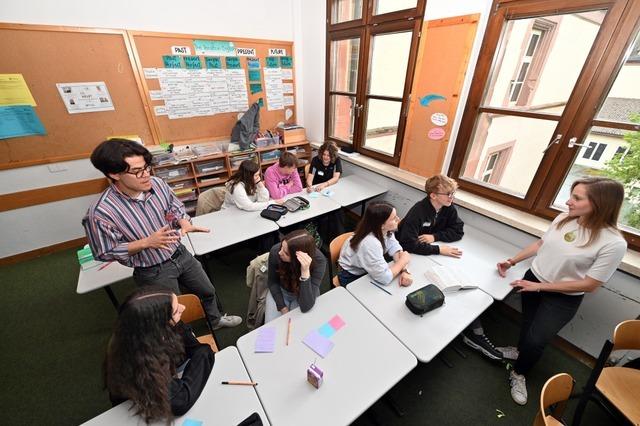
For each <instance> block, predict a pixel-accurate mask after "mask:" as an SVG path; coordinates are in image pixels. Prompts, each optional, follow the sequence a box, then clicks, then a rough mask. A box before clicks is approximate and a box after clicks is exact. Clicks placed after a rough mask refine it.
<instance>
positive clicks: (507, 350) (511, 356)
mask: <svg viewBox="0 0 640 426" xmlns="http://www.w3.org/2000/svg"><path fill="white" fill-rule="evenodd" d="M496 349H497V350H499V351H500V352H502V358H504V359H508V360H510V361H516V360H517V359H518V356H519V355H520V352H518V348H516V347H515V346H502V347H497V348H496Z"/></svg>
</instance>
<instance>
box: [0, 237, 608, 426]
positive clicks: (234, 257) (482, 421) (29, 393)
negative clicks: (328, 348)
mask: <svg viewBox="0 0 640 426" xmlns="http://www.w3.org/2000/svg"><path fill="white" fill-rule="evenodd" d="M254 255H255V252H254V251H253V250H251V249H250V248H248V247H236V248H233V249H231V250H227V251H225V252H223V253H221V254H218V255H217V256H216V258H215V259H208V261H207V262H208V264H209V266H210V268H211V271H213V276H214V284H215V286H216V289H217V291H218V292H219V294H220V296H221V300H222V302H223V303H224V307H225V310H226V311H227V312H229V313H233V314H239V315H242V316H243V318H244V317H245V316H246V307H247V300H248V297H249V289H248V288H247V287H246V285H245V282H244V280H245V269H246V266H247V265H248V263H249V261H250V260H251V259H252V258H253V257H254ZM0 277H1V278H0V279H1V281H2V282H1V286H2V298H3V303H2V309H0V321H1V322H2V335H1V336H0V337H1V341H2V350H1V351H0V361H1V363H0V365H2V371H1V373H0V384H1V387H2V391H1V397H0V412H1V413H2V414H3V418H4V419H5V421H7V424H20V425H22V424H25V425H71V424H79V423H82V422H84V421H86V420H89V419H91V418H92V417H95V416H96V415H98V414H100V413H102V412H103V411H105V410H107V409H109V408H110V404H109V401H108V398H107V394H106V392H105V391H104V390H103V389H102V378H101V365H102V360H103V357H104V350H105V345H106V342H107V339H108V337H109V335H110V333H111V327H112V325H113V322H114V319H115V310H114V308H113V306H112V305H111V303H110V302H109V299H108V298H107V296H106V294H105V292H104V291H95V292H92V293H89V294H84V295H78V294H76V284H77V279H78V265H77V261H76V258H75V250H67V251H64V252H60V253H57V254H53V255H49V256H45V257H42V258H39V259H35V260H31V261H28V262H23V263H20V264H16V265H10V266H4V267H2V268H1V269H0ZM326 278H327V277H325V284H324V286H323V291H326V290H328V289H329V283H328V280H326ZM112 287H113V289H114V292H115V293H116V296H117V297H118V299H119V300H122V299H123V298H124V297H125V296H126V294H128V292H130V291H131V290H132V289H133V282H132V280H127V281H124V282H121V283H117V284H115V285H113V286H112ZM483 321H484V325H485V328H486V329H487V332H488V333H489V335H490V336H492V338H493V340H494V342H495V343H496V344H498V345H506V344H509V343H513V342H515V337H516V335H517V330H518V325H517V324H516V323H514V322H513V321H512V320H509V319H507V318H506V317H505V316H504V315H502V314H501V313H500V311H499V310H498V309H495V308H491V309H490V310H489V311H488V312H487V313H485V315H484V316H483ZM247 331H248V330H247V329H246V327H245V326H244V325H242V326H240V327H236V328H234V329H223V330H220V331H218V332H217V333H216V336H217V338H218V342H219V344H220V346H221V348H224V347H226V346H229V345H234V344H235V342H236V340H237V339H238V337H240V336H241V335H242V334H244V333H246V332H247ZM454 344H455V345H456V346H457V347H459V348H460V349H461V350H462V352H463V353H465V354H466V356H467V358H466V359H463V358H462V357H461V356H460V355H458V354H457V353H456V352H454V351H453V350H452V349H451V347H449V348H447V349H445V350H444V351H443V353H442V356H443V357H444V358H446V359H447V360H448V361H449V362H451V363H452V364H453V368H449V367H447V366H446V365H445V364H444V362H442V361H441V360H440V359H438V358H436V359H434V360H433V361H432V362H430V363H429V364H420V365H418V367H417V368H416V369H414V370H413V371H412V372H411V373H409V374H408V375H407V376H406V377H405V378H404V379H403V380H401V381H400V383H398V385H396V386H395V387H394V388H393V389H392V390H391V391H390V392H389V393H388V396H389V397H390V398H391V399H392V400H394V401H395V403H396V404H397V405H398V406H399V407H400V408H401V409H402V410H403V411H404V416H402V417H399V416H397V415H396V414H395V413H394V412H393V411H392V410H391V409H390V407H389V405H388V404H387V403H386V402H385V400H380V401H378V402H377V403H376V404H374V406H373V407H371V408H370V409H369V410H368V411H367V412H366V413H365V414H363V415H362V416H361V417H360V418H358V419H357V420H356V422H355V424H357V425H369V424H380V425H425V424H433V425H463V424H473V425H494V424H495V425H529V424H532V421H533V418H534V416H535V413H536V409H537V404H538V395H539V392H540V389H541V387H542V384H543V383H544V381H545V380H546V379H547V378H548V377H550V376H551V375H553V374H555V373H558V372H568V373H570V374H571V375H572V376H573V377H574V378H575V379H576V381H577V383H578V385H577V386H582V384H584V382H585V380H586V377H587V375H588V374H589V369H588V368H587V367H585V366H584V365H582V364H580V363H579V362H578V361H576V360H574V359H572V358H570V357H569V356H567V355H566V354H564V353H563V352H561V351H560V350H558V349H556V348H548V349H547V350H546V352H545V355H544V357H543V359H542V361H541V362H540V363H539V364H538V365H537V366H536V368H535V369H534V371H533V372H532V374H531V376H530V378H529V382H528V388H529V393H530V398H529V403H528V404H527V405H526V406H524V407H520V406H518V405H516V404H515V403H514V402H512V400H511V397H510V395H509V388H508V384H507V372H506V370H505V367H504V365H502V364H500V363H494V362H490V361H488V360H486V359H484V358H483V357H481V356H480V355H479V354H477V353H476V352H473V351H471V350H468V349H467V348H466V347H463V344H462V343H461V342H460V341H457V342H456V343H454ZM381 368H384V366H381ZM344 403H345V404H348V403H349V401H344ZM329 409H330V408H329ZM497 410H501V411H502V412H503V413H504V416H503V417H500V418H499V417H498V411H497ZM567 412H568V413H569V418H571V414H572V413H573V405H570V406H569V409H568V411H567ZM318 414H319V413H318ZM319 415H320V414H319ZM583 424H585V425H608V424H612V423H611V422H610V421H609V420H608V419H607V418H606V416H605V415H604V414H603V413H602V412H601V411H600V410H599V408H598V407H595V406H593V405H590V407H589V408H588V411H587V413H586V415H585V421H584V422H583Z"/></svg>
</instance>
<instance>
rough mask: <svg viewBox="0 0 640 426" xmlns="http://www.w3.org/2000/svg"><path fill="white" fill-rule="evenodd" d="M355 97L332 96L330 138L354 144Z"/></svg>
mask: <svg viewBox="0 0 640 426" xmlns="http://www.w3.org/2000/svg"><path fill="white" fill-rule="evenodd" d="M355 104H356V98H355V97H354V96H341V95H331V100H330V106H329V108H330V111H329V114H330V116H329V136H330V137H333V138H336V139H339V140H341V141H344V142H348V143H353V126H354V115H353V111H354V109H353V106H354V105H355Z"/></svg>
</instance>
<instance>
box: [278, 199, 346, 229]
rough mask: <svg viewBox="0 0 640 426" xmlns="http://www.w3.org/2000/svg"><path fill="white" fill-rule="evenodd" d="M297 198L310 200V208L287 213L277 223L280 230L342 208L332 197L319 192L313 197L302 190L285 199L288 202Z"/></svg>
mask: <svg viewBox="0 0 640 426" xmlns="http://www.w3.org/2000/svg"><path fill="white" fill-rule="evenodd" d="M297 196H299V197H303V198H305V199H307V200H309V208H308V209H305V210H298V211H295V212H287V214H285V215H284V216H282V217H281V218H280V219H279V220H278V222H277V223H278V226H279V227H280V228H285V227H287V226H291V225H295V224H296V223H300V222H304V221H307V220H311V219H313V218H316V217H318V216H322V215H323V214H326V213H330V212H332V211H336V210H339V209H340V207H341V206H340V204H338V203H337V202H335V201H334V200H332V199H331V198H330V197H327V196H326V195H322V194H321V193H319V192H316V193H313V195H312V194H311V193H308V192H307V191H305V190H302V191H300V192H297V193H295V194H289V195H287V196H286V197H285V199H287V200H288V199H289V198H292V197H297Z"/></svg>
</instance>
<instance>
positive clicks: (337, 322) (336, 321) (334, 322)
mask: <svg viewBox="0 0 640 426" xmlns="http://www.w3.org/2000/svg"><path fill="white" fill-rule="evenodd" d="M329 324H331V327H333V328H334V329H335V330H336V331H338V330H340V329H341V328H342V327H344V326H345V325H346V323H345V322H344V320H343V319H342V317H341V316H340V315H334V316H333V318H331V319H330V320H329Z"/></svg>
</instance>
